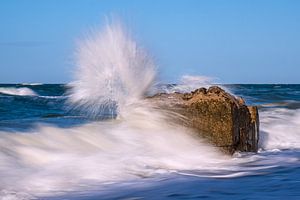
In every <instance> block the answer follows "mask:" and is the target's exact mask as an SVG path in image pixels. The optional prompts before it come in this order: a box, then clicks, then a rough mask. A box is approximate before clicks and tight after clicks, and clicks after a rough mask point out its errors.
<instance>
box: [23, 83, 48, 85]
mask: <svg viewBox="0 0 300 200" xmlns="http://www.w3.org/2000/svg"><path fill="white" fill-rule="evenodd" d="M21 85H43V83H21Z"/></svg>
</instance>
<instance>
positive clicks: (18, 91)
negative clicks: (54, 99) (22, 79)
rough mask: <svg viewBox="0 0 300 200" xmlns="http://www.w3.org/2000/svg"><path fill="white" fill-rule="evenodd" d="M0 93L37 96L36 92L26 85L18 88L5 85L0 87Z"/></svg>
mask: <svg viewBox="0 0 300 200" xmlns="http://www.w3.org/2000/svg"><path fill="white" fill-rule="evenodd" d="M0 93H2V94H8V95H17V96H37V94H36V93H35V92H34V91H33V90H31V89H30V88H27V87H20V88H14V87H5V88H0Z"/></svg>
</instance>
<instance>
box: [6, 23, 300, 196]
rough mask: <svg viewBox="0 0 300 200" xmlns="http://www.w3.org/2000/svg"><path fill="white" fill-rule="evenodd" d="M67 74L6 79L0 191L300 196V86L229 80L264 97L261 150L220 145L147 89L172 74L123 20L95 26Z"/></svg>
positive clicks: (188, 82) (260, 101) (237, 89)
mask: <svg viewBox="0 0 300 200" xmlns="http://www.w3.org/2000/svg"><path fill="white" fill-rule="evenodd" d="M87 35H88V37H87V38H85V39H84V40H82V41H81V42H80V43H79V44H78V47H77V49H76V51H75V52H76V53H75V54H76V58H75V66H74V77H73V81H72V82H70V83H68V84H53V85H49V84H39V83H34V84H26V83H23V84H1V85H0V199H1V200H12V199H18V200H19V199H47V200H52V199H53V200H58V199H59V200H60V199H81V200H84V199H95V200H96V199H202V198H203V199H283V198H288V199H299V196H300V168H299V164H300V160H299V158H300V107H299V105H300V104H299V103H300V85H221V87H223V88H224V89H225V90H227V91H229V92H231V93H233V94H235V95H238V96H242V97H243V98H245V100H246V102H247V103H248V104H250V105H257V106H258V107H259V114H260V122H261V123H260V125H261V126H260V140H259V142H260V144H259V147H260V149H259V151H258V153H239V152H236V153H235V154H234V155H233V156H229V155H224V154H222V153H221V152H220V151H219V150H218V149H217V148H216V147H214V146H212V145H209V144H208V142H207V141H205V140H204V139H202V138H199V137H198V136H196V134H195V133H194V132H193V131H192V130H190V129H188V128H185V127H181V126H180V125H178V124H176V123H174V122H173V121H172V120H170V118H169V114H166V113H164V112H161V111H160V110H157V109H155V107H153V106H152V105H151V102H149V101H147V99H145V96H147V95H153V94H155V93H158V92H167V93H172V92H189V91H192V90H194V89H196V88H199V87H208V86H209V85H211V84H212V82H213V80H212V79H211V78H209V77H203V76H191V75H185V76H183V77H182V79H181V82H179V83H178V84H162V81H160V80H159V79H158V78H157V77H158V76H157V73H158V71H159V69H158V68H157V66H156V65H155V64H154V62H153V59H152V58H151V56H149V54H148V53H147V52H146V50H145V49H144V48H143V47H142V45H140V44H139V43H137V42H136V41H135V40H133V37H132V36H131V35H130V34H129V33H128V32H127V31H126V29H124V27H123V26H121V25H120V24H119V23H112V24H108V25H107V26H105V27H104V28H103V29H102V30H100V31H93V32H92V33H90V34H87Z"/></svg>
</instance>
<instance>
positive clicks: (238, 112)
mask: <svg viewBox="0 0 300 200" xmlns="http://www.w3.org/2000/svg"><path fill="white" fill-rule="evenodd" d="M149 99H150V100H151V101H153V103H154V104H155V105H156V106H157V107H158V108H159V109H163V110H165V111H166V112H172V113H175V114H179V115H180V116H182V117H179V118H178V116H176V117H174V119H175V120H178V121H179V122H180V123H182V124H183V125H184V126H187V127H190V128H193V129H195V130H196V132H197V133H198V134H199V135H201V136H203V137H205V138H207V139H208V140H209V141H210V142H211V143H212V144H214V145H216V146H218V147H220V148H221V149H222V150H223V151H225V152H227V153H231V154H232V153H234V152H235V151H242V152H256V151H257V149H258V138H259V135H258V133H259V117H258V110H257V107H255V106H247V105H246V104H245V101H244V100H243V99H242V98H240V97H234V96H233V95H231V94H229V93H227V92H225V91H224V90H223V89H221V88H220V87H217V86H213V87H210V88H209V89H205V88H199V89H197V90H195V91H193V92H191V93H186V94H181V93H173V94H157V95H155V96H153V97H150V98H149Z"/></svg>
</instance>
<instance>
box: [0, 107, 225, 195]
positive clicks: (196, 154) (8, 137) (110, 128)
mask: <svg viewBox="0 0 300 200" xmlns="http://www.w3.org/2000/svg"><path fill="white" fill-rule="evenodd" d="M204 152H205V153H204ZM226 158H227V157H226V156H224V155H221V154H219V153H218V152H217V150H216V149H215V148H213V147H211V146H209V145H207V144H205V142H202V141H201V140H200V139H195V138H194V136H193V134H192V133H191V132H190V131H189V130H187V129H184V128H182V127H179V126H177V125H174V124H171V123H169V122H168V121H167V118H165V117H164V116H163V115H161V114H160V113H158V112H157V111H155V110H152V109H151V108H147V105H141V106H139V107H136V108H135V109H132V110H131V112H130V113H127V114H126V117H125V118H122V119H118V120H112V121H105V122H95V123H92V124H88V125H84V126H81V127H77V128H69V129H62V128H56V127H47V126H41V127H39V128H37V129H36V130H35V131H33V132H31V133H26V134H23V133H16V134H12V133H5V132H1V133H0V163H1V165H0V176H1V182H0V191H1V190H6V191H18V192H20V191H22V192H25V193H26V194H34V195H49V194H50V193H52V195H54V194H56V193H55V192H59V191H60V190H65V191H70V190H79V189H82V188H85V186H90V185H93V184H97V183H98V184H99V183H103V182H112V181H122V180H128V179H135V178H139V177H147V176H153V175H154V174H157V173H167V172H172V171H177V170H191V169H198V170H204V169H206V170H214V169H215V170H220V169H221V168H222V167H224V165H222V164H220V163H222V162H223V163H226V161H227V159H226Z"/></svg>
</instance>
